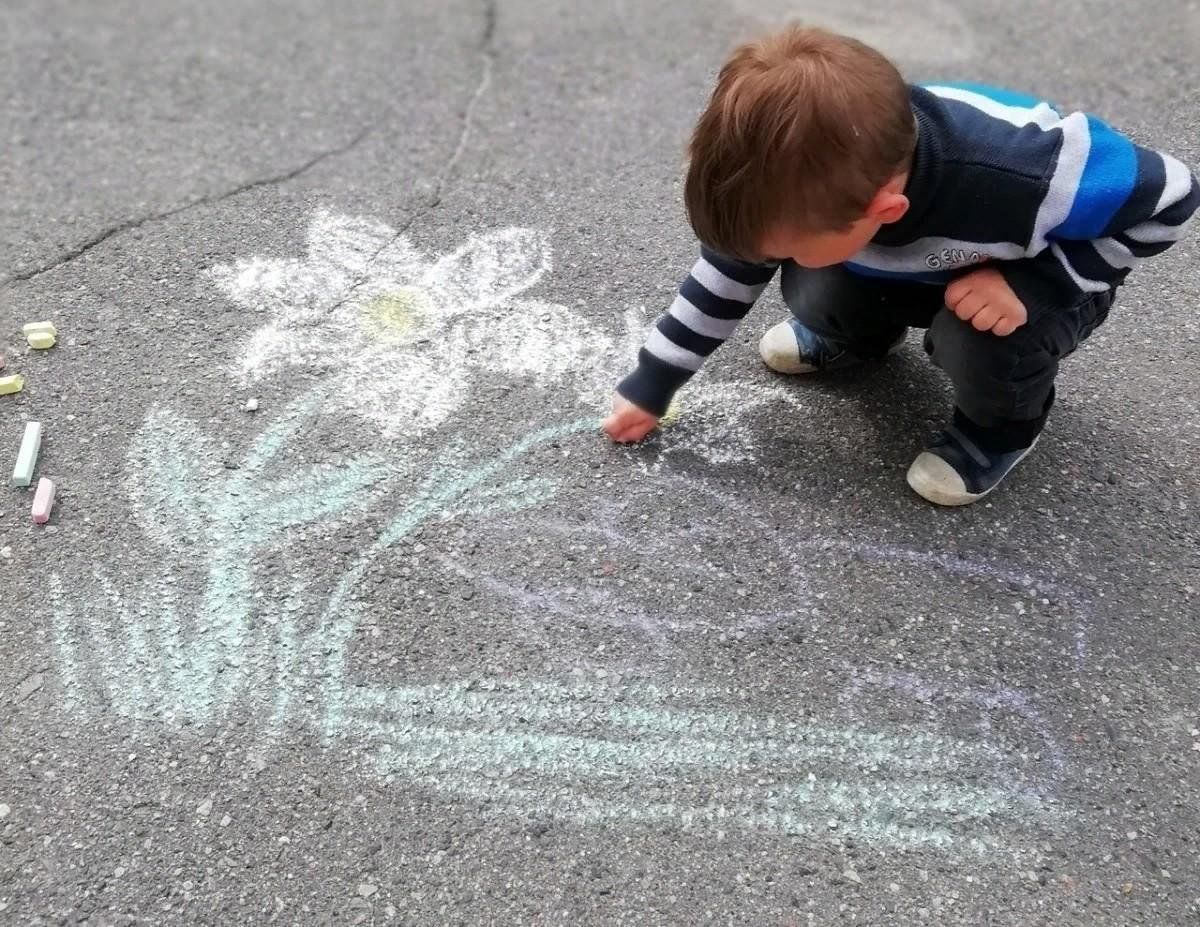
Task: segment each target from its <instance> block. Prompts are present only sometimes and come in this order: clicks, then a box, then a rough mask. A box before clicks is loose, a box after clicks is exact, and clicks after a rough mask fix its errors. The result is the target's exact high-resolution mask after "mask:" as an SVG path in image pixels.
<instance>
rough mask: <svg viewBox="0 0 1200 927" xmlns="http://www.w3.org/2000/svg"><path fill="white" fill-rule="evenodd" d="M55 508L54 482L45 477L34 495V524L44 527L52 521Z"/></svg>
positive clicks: (39, 481)
mask: <svg viewBox="0 0 1200 927" xmlns="http://www.w3.org/2000/svg"><path fill="white" fill-rule="evenodd" d="M52 508H54V482H53V481H52V480H48V479H46V478H45V477H44V476H43V477H42V478H41V479H40V480H38V484H37V492H35V493H34V494H33V523H34V524H35V525H44V524H45V523H46V522H48V521H49V520H50V510H51V509H52Z"/></svg>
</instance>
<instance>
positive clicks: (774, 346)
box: [758, 322, 905, 376]
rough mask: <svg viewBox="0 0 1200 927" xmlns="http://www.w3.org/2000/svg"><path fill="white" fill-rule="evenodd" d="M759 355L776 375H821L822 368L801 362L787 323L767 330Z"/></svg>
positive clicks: (891, 351) (900, 343)
mask: <svg viewBox="0 0 1200 927" xmlns="http://www.w3.org/2000/svg"><path fill="white" fill-rule="evenodd" d="M904 341H905V339H904V338H901V339H900V340H899V341H897V342H896V343H895V344H894V345H892V346H891V347H890V348H888V351H887V352H888V354H889V355H891V354H895V353H896V352H897V351H899V350H900V349H901V348H903V347H904ZM758 353H759V356H761V357H762V359H763V363H764V364H766V365H767V366H768V367H770V368H771V369H772V370H774V371H775V372H776V373H784V374H788V375H793V376H794V375H797V374H805V373H819V372H820V371H821V368H820V367H816V366H814V365H813V364H807V363H805V362H804V361H802V360H800V357H799V354H800V346H799V345H798V344H797V343H796V334H795V332H793V331H792V326H791V325H789V324H788V323H787V322H780V323H779V324H778V325H773V326H771V327H770V328H768V329H767V330H766V332H765V333H764V334H763V336H762V338H761V339H760V340H759V342H758Z"/></svg>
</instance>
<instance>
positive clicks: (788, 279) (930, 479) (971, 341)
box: [604, 27, 1200, 505]
mask: <svg viewBox="0 0 1200 927" xmlns="http://www.w3.org/2000/svg"><path fill="white" fill-rule="evenodd" d="M689 154H690V166H689V169H688V174H687V182H686V189H685V198H686V202H687V210H688V216H689V218H690V220H691V224H692V227H693V229H694V230H695V232H696V235H697V237H698V238H699V239H700V241H701V243H702V247H701V257H700V260H699V261H698V262H697V264H696V266H695V267H694V268H693V269H692V272H691V274H690V275H689V276H688V278H687V279H686V280H685V281H684V283H683V285H682V287H681V288H680V291H679V295H678V297H677V298H676V300H675V302H674V304H673V305H672V306H671V309H670V311H669V312H668V313H667V314H666V315H665V316H663V317H662V318H661V319H659V321H658V323H657V324H656V326H655V328H654V330H653V331H652V332H651V334H650V336H649V338H648V339H647V341H646V343H645V347H644V348H642V350H641V351H640V353H639V355H638V364H637V368H636V369H635V370H634V371H633V373H631V374H630V375H629V376H628V377H626V378H625V379H624V380H622V381H621V383H620V384H619V386H618V387H617V397H616V399H615V401H614V408H613V412H612V415H611V416H609V417H608V418H607V419H606V420H605V422H604V430H605V431H606V432H607V434H608V435H609V436H610V437H611V438H613V439H614V440H616V441H639V440H641V439H642V438H644V437H645V436H646V435H647V434H648V433H649V432H650V431H652V430H653V429H654V427H655V426H656V425H657V423H658V420H659V418H660V417H661V416H662V415H663V414H664V413H665V411H666V409H667V406H668V404H669V402H670V400H671V397H672V396H673V394H674V393H675V391H676V390H677V389H679V387H680V386H682V385H683V383H684V382H685V381H687V379H688V378H689V377H691V376H692V374H693V373H695V372H696V371H697V370H698V369H699V368H700V365H701V364H702V363H703V361H704V359H705V358H706V357H707V356H708V355H710V354H711V353H712V352H713V351H714V350H716V348H717V347H718V346H719V345H720V344H721V343H722V342H723V341H724V340H725V339H726V338H728V337H729V336H730V335H731V334H732V333H733V331H734V329H735V327H736V326H737V324H738V322H739V321H740V320H741V319H742V318H743V317H744V316H745V315H746V313H747V312H749V311H750V308H751V306H752V305H753V304H754V301H755V299H756V298H757V297H758V295H759V294H760V293H761V292H762V291H763V289H764V288H765V287H766V285H767V283H768V282H769V281H770V280H771V278H772V277H773V276H774V274H775V271H776V270H777V269H779V268H782V273H781V288H782V291H783V298H784V300H785V302H786V303H787V305H788V308H789V309H791V311H792V315H793V316H794V317H793V318H791V319H789V320H788V321H786V322H781V323H780V324H778V325H776V326H775V327H774V328H772V329H770V330H769V331H768V332H767V333H766V334H765V335H764V336H763V338H762V342H761V345H760V351H761V353H762V357H763V360H764V361H766V363H767V365H768V366H769V367H771V368H772V369H774V370H777V371H779V372H780V373H787V374H809V373H817V372H820V371H823V370H833V369H839V368H843V367H848V366H851V365H853V364H857V363H859V362H861V361H863V360H865V359H869V358H880V357H883V356H884V355H886V354H888V353H890V352H892V351H894V350H896V349H898V348H899V347H900V344H901V342H902V341H903V340H904V335H905V331H906V329H907V327H908V326H917V327H920V328H924V329H927V332H926V335H925V350H926V351H927V352H928V353H929V355H930V356H931V357H932V359H933V362H934V363H935V364H937V365H938V366H939V367H941V368H942V369H943V370H944V371H946V373H947V374H949V376H950V379H951V381H952V382H953V384H954V393H955V408H954V415H953V419H952V422H951V423H950V425H949V426H948V427H947V428H946V429H945V431H943V432H942V433H941V434H939V435H938V436H937V437H936V438H935V439H934V440H933V442H932V443H931V444H930V445H929V447H928V448H927V449H926V450H925V451H924V452H923V453H921V454H920V455H919V456H918V457H917V459H916V460H915V461H914V462H913V464H912V466H911V467H910V468H909V471H908V482H909V485H910V486H912V488H913V489H914V490H916V491H917V492H918V493H920V494H921V495H922V496H924V497H925V498H926V499H928V500H929V501H931V502H935V503H938V504H940V505H965V504H967V503H970V502H974V501H976V500H977V499H980V498H982V497H983V496H986V495H987V494H988V493H989V492H991V491H992V490H993V489H995V488H996V486H997V485H999V483H1000V481H1001V480H1003V479H1004V477H1005V476H1006V475H1008V473H1009V472H1010V471H1011V470H1012V468H1013V467H1015V466H1016V465H1017V463H1019V462H1020V461H1021V460H1022V458H1024V457H1025V456H1026V455H1027V454H1028V453H1029V452H1030V451H1031V450H1032V449H1033V446H1034V444H1035V443H1036V441H1037V439H1038V435H1039V434H1040V433H1041V431H1042V428H1043V426H1044V425H1045V423H1046V416H1047V415H1048V413H1049V412H1050V407H1051V405H1052V404H1053V402H1054V378H1055V375H1056V374H1057V372H1058V362H1059V360H1060V359H1061V358H1063V357H1065V356H1066V355H1068V354H1070V353H1071V352H1072V351H1073V350H1075V348H1076V347H1078V346H1079V344H1080V342H1082V341H1083V340H1084V339H1085V338H1087V337H1088V335H1090V334H1091V333H1092V331H1094V330H1095V329H1096V327H1097V326H1098V325H1100V324H1101V323H1102V322H1103V321H1104V320H1105V318H1106V316H1107V315H1108V311H1109V307H1110V306H1111V305H1112V302H1113V294H1114V292H1115V290H1116V288H1117V287H1118V286H1119V285H1120V284H1121V282H1122V281H1123V280H1124V279H1125V276H1126V274H1128V273H1129V270H1130V268H1131V267H1133V265H1134V264H1135V263H1136V262H1137V261H1138V259H1140V258H1145V257H1149V256H1151V255H1155V254H1158V253H1159V252H1161V251H1164V250H1166V249H1167V248H1168V247H1170V245H1171V244H1172V243H1174V242H1175V241H1177V240H1179V238H1180V237H1181V236H1182V235H1183V232H1184V227H1185V224H1186V223H1187V221H1188V219H1189V218H1190V217H1191V216H1192V213H1193V212H1195V210H1196V207H1197V204H1198V202H1200V188H1198V186H1197V183H1196V180H1195V179H1194V178H1193V177H1192V175H1191V174H1190V173H1189V172H1188V170H1187V169H1186V168H1185V167H1184V166H1183V165H1182V164H1180V163H1179V162H1178V161H1176V160H1175V159H1174V158H1172V157H1170V156H1168V155H1161V154H1157V153H1155V152H1153V151H1149V150H1147V149H1145V148H1141V147H1139V146H1137V145H1134V144H1132V143H1131V142H1129V141H1128V140H1126V139H1125V138H1123V137H1122V136H1120V135H1119V134H1117V133H1116V132H1115V131H1113V129H1111V128H1109V127H1108V126H1107V125H1106V124H1105V123H1103V122H1101V121H1100V120H1098V119H1096V118H1094V117H1091V116H1085V115H1083V114H1082V113H1072V114H1071V115H1069V116H1061V115H1060V114H1058V113H1057V112H1056V111H1055V110H1054V109H1052V108H1051V107H1050V106H1049V105H1048V104H1046V103H1039V102H1038V101H1036V100H1034V99H1030V98H1026V97H1023V96H1020V95H1017V94H1012V93H1007V92H1002V91H998V90H993V89H987V88H981V87H972V88H968V87H961V86H956V87H945V86H937V87H927V88H921V87H913V86H909V85H907V84H905V82H904V81H903V79H902V78H901V76H900V74H899V73H898V72H897V71H896V69H895V68H894V67H893V66H892V64H891V63H890V62H888V61H887V59H885V58H884V57H883V56H882V55H880V54H879V53H878V52H875V51H874V50H872V49H871V48H868V47H867V46H865V45H863V44H862V43H860V42H858V41H855V40H853V39H849V38H844V37H842V36H838V35H834V34H832V33H829V32H825V31H822V30H818V29H805V28H799V27H794V28H791V29H788V30H787V31H784V32H782V33H780V34H778V35H775V36H772V37H769V38H767V39H765V40H763V41H760V42H755V43H752V44H748V45H744V46H742V47H741V48H739V49H738V50H737V51H736V52H735V53H734V55H733V57H732V58H731V59H730V60H729V61H728V63H726V65H725V66H724V68H722V70H721V73H720V77H719V79H718V81H717V86H716V90H715V91H714V93H713V95H712V99H711V100H710V102H709V104H708V107H707V108H706V109H705V111H704V113H703V115H702V116H701V117H700V121H699V123H698V124H697V126H696V129H695V133H694V134H693V136H692V141H691V146H690V151H689Z"/></svg>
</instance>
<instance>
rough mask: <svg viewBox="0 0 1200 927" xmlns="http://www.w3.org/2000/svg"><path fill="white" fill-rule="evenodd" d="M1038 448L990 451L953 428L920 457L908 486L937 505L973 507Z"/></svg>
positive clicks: (914, 464)
mask: <svg viewBox="0 0 1200 927" xmlns="http://www.w3.org/2000/svg"><path fill="white" fill-rule="evenodd" d="M1036 444H1037V439H1034V442H1033V444H1031V445H1029V447H1026V448H1021V449H1020V450H1017V451H988V450H984V449H983V448H981V447H980V446H979V445H978V444H976V443H975V442H974V441H972V440H971V439H970V438H968V437H967V436H966V435H965V434H963V433H962V432H961V431H960V430H959V429H958V428H956V427H955V426H953V425H951V426H950V427H949V428H947V429H946V430H945V431H943V432H941V433H940V434H938V435H937V436H936V437H935V438H934V439H933V440H932V441H931V442H930V443H929V447H928V448H927V449H926V450H924V451H922V452H921V453H920V454H918V455H917V459H916V460H914V461H913V463H912V466H911V467H909V468H908V485H909V486H911V487H912V488H913V489H914V490H915V491H916V493H917V494H918V495H919V496H921V497H923V498H925V499H928V500H929V501H930V502H933V503H935V504H937V505H970V504H971V503H972V502H976V501H978V500H979V499H982V498H983V497H984V496H986V495H987V494H988V493H990V492H991V491H992V490H993V489H995V488H996V487H997V486H999V485H1000V483H1001V482H1002V481H1003V480H1004V478H1005V477H1006V476H1008V474H1009V473H1010V472H1011V471H1012V468H1013V467H1015V466H1016V465H1017V464H1019V463H1020V462H1021V461H1022V460H1024V459H1025V457H1026V456H1027V455H1028V454H1029V452H1030V451H1032V450H1033V448H1034V445H1036Z"/></svg>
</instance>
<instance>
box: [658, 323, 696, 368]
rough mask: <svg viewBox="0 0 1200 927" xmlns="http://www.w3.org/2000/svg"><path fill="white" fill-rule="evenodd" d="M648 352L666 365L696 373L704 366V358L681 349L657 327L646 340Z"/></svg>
mask: <svg viewBox="0 0 1200 927" xmlns="http://www.w3.org/2000/svg"><path fill="white" fill-rule="evenodd" d="M646 350H647V351H649V352H650V353H651V354H652V355H653V356H655V357H657V358H658V359H659V360H660V361H662V362H663V363H665V364H670V365H671V366H672V367H682V368H683V369H684V370H690V371H692V372H693V373H695V372H696V371H697V370H699V369H700V368H701V367H702V366H703V365H704V358H703V357H701V356H700V355H699V354H697V353H695V352H694V351H689V350H687V348H681V347H680V346H679V345H677V344H676V343H675V342H674V341H672V340H671V339H670V338H668V337H667V336H666V335H664V334H663V333H662V332H660V331H659V330H658V328H657V327H656V328H655V329H654V330H653V331H651V332H650V337H649V338H647V339H646Z"/></svg>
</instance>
